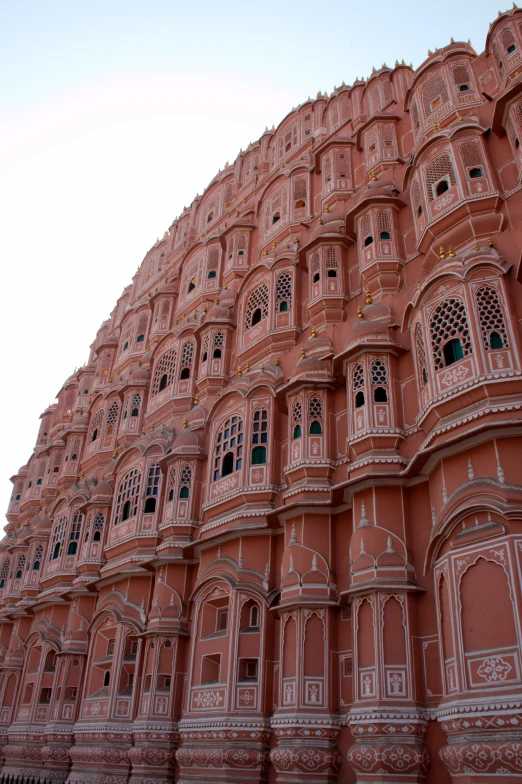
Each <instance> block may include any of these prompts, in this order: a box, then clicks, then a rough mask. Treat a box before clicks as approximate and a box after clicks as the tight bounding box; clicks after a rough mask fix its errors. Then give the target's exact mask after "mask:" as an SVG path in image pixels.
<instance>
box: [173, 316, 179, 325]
mask: <svg viewBox="0 0 522 784" xmlns="http://www.w3.org/2000/svg"><path fill="white" fill-rule="evenodd" d="M178 324H179V318H176V321H175V322H174V326H175V327H177V326H178Z"/></svg>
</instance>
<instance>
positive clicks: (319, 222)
mask: <svg viewBox="0 0 522 784" xmlns="http://www.w3.org/2000/svg"><path fill="white" fill-rule="evenodd" d="M317 225H318V226H322V225H323V222H322V220H321V218H319V220H318V221H317Z"/></svg>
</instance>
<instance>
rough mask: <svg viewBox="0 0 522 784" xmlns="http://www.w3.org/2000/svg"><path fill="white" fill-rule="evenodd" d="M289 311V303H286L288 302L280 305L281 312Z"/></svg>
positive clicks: (284, 301)
mask: <svg viewBox="0 0 522 784" xmlns="http://www.w3.org/2000/svg"><path fill="white" fill-rule="evenodd" d="M287 310H288V302H286V300H283V301H282V302H281V303H280V305H279V312H280V313H286V311H287Z"/></svg>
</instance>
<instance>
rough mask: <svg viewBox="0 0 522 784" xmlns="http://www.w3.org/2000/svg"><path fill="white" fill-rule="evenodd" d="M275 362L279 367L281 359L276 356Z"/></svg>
mask: <svg viewBox="0 0 522 784" xmlns="http://www.w3.org/2000/svg"><path fill="white" fill-rule="evenodd" d="M275 363H276V367H279V365H280V364H281V360H280V359H279V357H276V361H275Z"/></svg>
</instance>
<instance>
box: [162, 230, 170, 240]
mask: <svg viewBox="0 0 522 784" xmlns="http://www.w3.org/2000/svg"><path fill="white" fill-rule="evenodd" d="M168 236H169V233H168V231H166V232H165V233H164V235H163V239H164V240H166V239H167V237H168Z"/></svg>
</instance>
